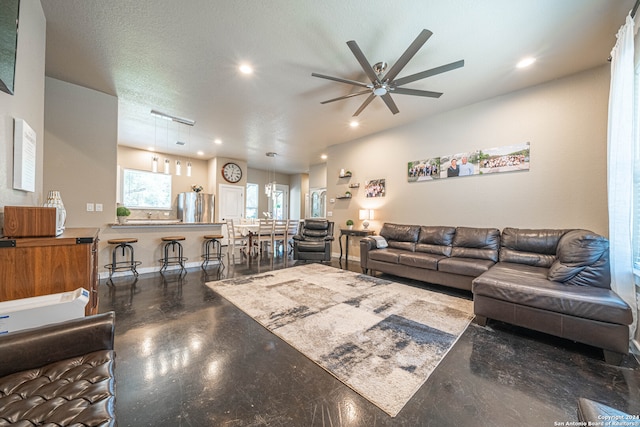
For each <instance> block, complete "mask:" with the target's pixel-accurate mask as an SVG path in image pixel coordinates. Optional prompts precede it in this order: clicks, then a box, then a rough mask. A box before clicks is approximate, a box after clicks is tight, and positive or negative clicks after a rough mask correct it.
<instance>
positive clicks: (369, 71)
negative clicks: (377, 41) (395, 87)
mask: <svg viewBox="0 0 640 427" xmlns="http://www.w3.org/2000/svg"><path fill="white" fill-rule="evenodd" d="M347 46H349V49H351V52H353V55H354V56H355V57H356V59H357V60H358V62H359V63H360V66H361V67H362V69H363V70H364V72H365V74H366V75H367V77H369V80H371V81H372V82H378V83H382V82H381V81H380V79H379V78H378V75H377V74H376V72H375V71H373V67H371V63H370V62H369V61H368V60H367V58H366V56H364V53H362V51H361V50H360V47H359V46H358V43H356V42H355V41H354V40H351V41H348V42H347Z"/></svg>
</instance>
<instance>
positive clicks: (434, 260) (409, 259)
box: [398, 252, 446, 270]
mask: <svg viewBox="0 0 640 427" xmlns="http://www.w3.org/2000/svg"><path fill="white" fill-rule="evenodd" d="M445 258H446V257H445V256H444V255H435V254H427V253H420V252H412V253H405V254H400V258H399V261H398V262H399V263H400V264H402V265H406V266H409V267H417V268H426V269H428V270H437V269H438V261H440V260H442V259H445Z"/></svg>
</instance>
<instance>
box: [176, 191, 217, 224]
mask: <svg viewBox="0 0 640 427" xmlns="http://www.w3.org/2000/svg"><path fill="white" fill-rule="evenodd" d="M214 218H215V215H214V204H213V194H205V193H196V192H195V191H191V192H189V193H180V194H178V219H181V220H182V222H213V221H214Z"/></svg>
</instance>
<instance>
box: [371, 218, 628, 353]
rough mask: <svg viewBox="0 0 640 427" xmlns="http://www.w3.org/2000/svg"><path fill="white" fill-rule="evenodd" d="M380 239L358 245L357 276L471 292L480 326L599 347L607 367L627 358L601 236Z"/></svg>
mask: <svg viewBox="0 0 640 427" xmlns="http://www.w3.org/2000/svg"><path fill="white" fill-rule="evenodd" d="M380 236H381V237H383V238H384V240H385V241H384V242H380V243H382V244H380V243H379V241H377V240H376V239H374V238H365V239H362V240H361V241H360V263H361V267H362V269H363V272H365V273H373V272H375V271H380V272H384V273H389V274H393V275H396V276H402V277H408V278H412V279H416V280H421V281H424V282H429V283H435V284H439V285H445V286H451V287H455V288H460V289H466V290H469V291H472V292H473V301H474V313H475V315H476V323H478V324H480V325H484V324H486V321H487V319H488V318H489V319H495V320H500V321H504V322H508V323H512V324H515V325H519V326H523V327H526V328H529V329H534V330H537V331H541V332H545V333H549V334H552V335H556V336H560V337H563V338H567V339H570V340H574V341H578V342H582V343H585V344H589V345H593V346H596V347H600V348H602V349H603V350H604V354H605V359H606V360H607V362H609V363H614V364H618V363H620V361H621V359H622V355H624V354H627V353H628V351H629V325H630V324H631V322H632V313H631V308H630V307H629V306H628V305H627V304H626V303H625V302H624V301H623V300H622V299H621V298H620V297H619V296H618V295H617V294H616V293H615V292H613V291H612V290H611V288H610V281H611V278H610V273H609V242H608V240H607V239H605V238H604V237H602V236H599V235H597V234H595V233H593V232H590V231H586V230H526V229H516V228H505V229H504V230H502V232H500V231H499V230H498V229H496V228H470V227H444V226H419V225H403V224H391V223H385V224H384V225H383V227H382V230H381V231H380ZM385 243H386V245H388V246H387V247H385V248H379V247H378V246H384V244H385Z"/></svg>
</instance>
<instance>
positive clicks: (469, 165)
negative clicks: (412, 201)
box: [407, 142, 531, 182]
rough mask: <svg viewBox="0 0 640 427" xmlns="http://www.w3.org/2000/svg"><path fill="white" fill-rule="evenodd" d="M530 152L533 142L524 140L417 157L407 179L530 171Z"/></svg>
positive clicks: (409, 163)
mask: <svg viewBox="0 0 640 427" xmlns="http://www.w3.org/2000/svg"><path fill="white" fill-rule="evenodd" d="M530 151H531V145H530V143H529V142H525V143H522V144H515V145H505V146H502V147H495V148H486V149H482V150H476V151H468V152H466V153H457V154H447V155H444V156H440V157H431V158H427V159H424V160H414V161H411V162H408V164H407V181H408V182H420V181H432V180H434V179H441V178H457V177H461V176H472V175H485V174H489V173H501V172H516V171H528V170H529V157H530Z"/></svg>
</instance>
